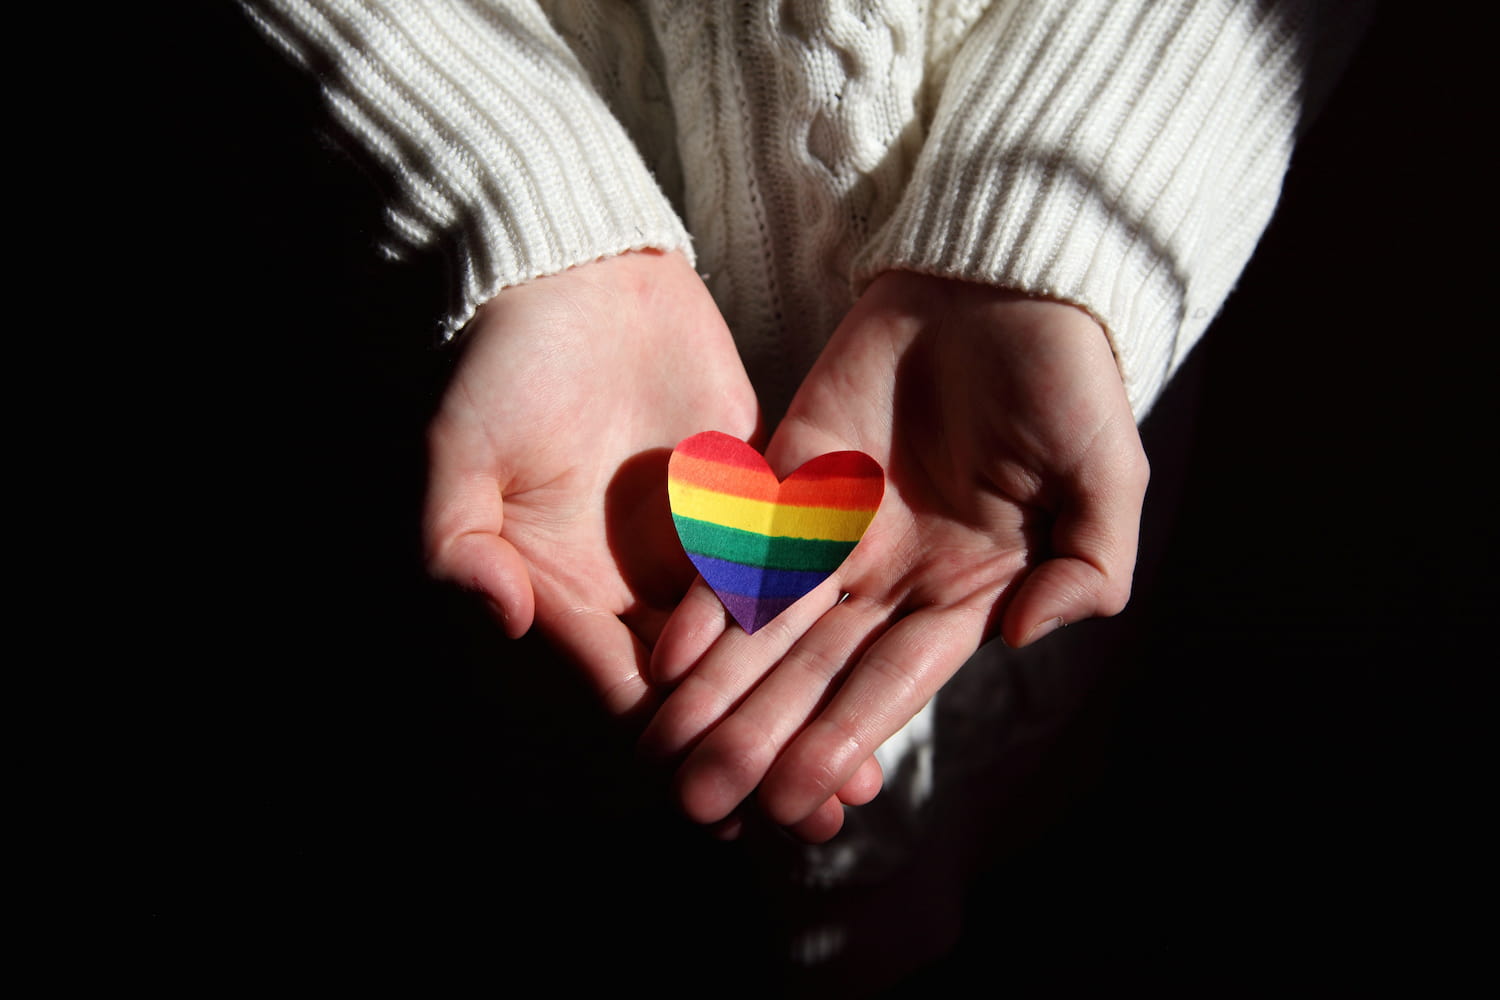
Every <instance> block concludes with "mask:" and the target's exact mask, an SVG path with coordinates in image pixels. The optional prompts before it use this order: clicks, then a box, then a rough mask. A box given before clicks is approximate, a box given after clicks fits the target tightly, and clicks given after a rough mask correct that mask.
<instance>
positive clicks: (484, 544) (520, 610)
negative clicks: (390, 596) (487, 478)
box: [429, 531, 536, 639]
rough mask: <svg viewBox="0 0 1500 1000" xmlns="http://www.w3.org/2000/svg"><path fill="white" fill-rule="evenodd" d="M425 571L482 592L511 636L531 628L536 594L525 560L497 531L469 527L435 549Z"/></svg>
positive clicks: (521, 633) (523, 632) (514, 637)
mask: <svg viewBox="0 0 1500 1000" xmlns="http://www.w3.org/2000/svg"><path fill="white" fill-rule="evenodd" d="M429 571H430V572H431V573H432V574H433V576H435V577H437V578H439V579H444V580H450V581H452V582H453V583H456V584H458V585H459V586H461V587H465V588H467V589H469V590H474V591H477V592H478V593H481V594H483V595H485V597H487V598H488V599H489V602H490V606H491V608H492V609H493V610H494V612H495V614H496V615H497V616H498V617H499V619H500V623H501V626H502V627H503V628H504V629H505V634H506V635H508V636H510V637H511V638H512V639H518V638H520V637H521V636H523V635H525V634H526V631H527V629H529V628H531V623H532V620H533V618H534V617H535V614H536V598H535V595H534V593H533V592H532V588H531V575H530V573H529V572H528V570H527V567H526V560H525V559H523V558H522V557H521V553H519V552H517V551H516V548H515V546H513V545H511V544H510V543H509V542H507V541H506V540H505V539H503V538H501V537H500V536H499V535H492V534H489V533H487V532H482V531H471V532H468V533H467V534H463V535H460V536H458V537H457V538H455V539H453V540H452V541H451V542H449V543H448V544H447V545H445V546H443V547H441V548H440V549H439V550H438V551H437V553H436V555H435V556H434V558H433V559H432V560H431V561H430V564H429Z"/></svg>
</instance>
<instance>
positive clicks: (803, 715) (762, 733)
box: [677, 597, 889, 826]
mask: <svg viewBox="0 0 1500 1000" xmlns="http://www.w3.org/2000/svg"><path fill="white" fill-rule="evenodd" d="M888 620H889V612H888V610H887V609H886V608H885V607H884V606H883V605H880V604H878V603H877V602H874V601H870V600H867V599H863V598H859V597H850V598H849V599H848V600H846V601H844V602H842V603H841V604H838V605H837V606H835V607H833V608H832V609H830V610H829V611H828V612H827V613H826V614H824V615H823V616H822V617H821V618H819V619H818V621H817V623H816V624H815V625H814V626H813V627H812V628H810V629H808V631H807V634H806V635H805V636H803V637H802V638H801V639H800V640H799V641H798V642H797V643H796V645H795V646H793V647H792V648H791V650H790V651H789V652H788V653H787V655H786V657H785V659H783V660H782V661H781V662H780V663H779V664H778V665H777V666H776V668H775V670H773V671H772V672H771V673H770V674H769V675H768V676H767V677H766V678H765V679H764V680H763V681H762V682H761V683H760V685H759V686H758V687H757V688H756V689H755V690H754V691H753V692H752V693H751V694H750V695H749V697H747V698H746V699H745V701H744V704H742V705H740V706H739V707H738V708H735V709H734V710H733V711H732V712H731V713H730V714H729V715H728V716H727V717H725V718H724V719H723V720H722V721H720V722H719V723H718V724H717V725H716V726H715V727H714V729H713V730H712V731H711V732H709V733H708V734H707V735H706V736H704V738H703V741H702V742H701V743H700V744H699V745H698V746H697V747H696V748H695V749H694V750H693V751H692V753H691V754H689V755H688V758H687V760H686V761H684V762H683V765H682V767H681V768H680V769H679V771H678V780H677V791H678V796H679V800H680V802H681V804H682V807H683V810H684V811H685V812H686V813H687V814H688V815H689V816H691V817H693V818H694V819H696V820H697V821H699V822H712V821H713V820H716V819H718V818H720V817H721V816H724V815H727V814H728V813H729V812H730V811H731V810H732V809H734V807H735V806H737V805H738V804H739V803H740V802H741V801H743V800H744V799H745V797H746V796H748V795H749V794H750V793H751V792H752V791H754V790H755V787H756V786H757V785H759V784H760V782H761V779H762V778H763V777H764V776H765V775H766V772H767V771H768V770H770V768H771V765H772V764H773V763H774V762H775V761H776V758H777V756H778V755H779V754H780V753H781V750H782V748H783V747H785V746H786V745H787V744H788V743H789V742H791V740H792V738H793V737H794V736H795V735H796V733H797V732H798V731H799V730H800V729H801V728H802V727H803V726H804V725H806V723H807V720H808V719H810V718H811V717H812V716H813V715H814V713H816V712H817V710H818V708H819V707H820V706H821V705H822V704H823V702H824V700H825V699H826V698H827V697H828V694H829V691H830V689H831V688H832V687H833V686H835V685H836V684H837V683H838V681H839V680H840V679H841V678H842V677H843V676H844V674H845V672H846V670H847V668H848V666H849V664H850V663H852V662H854V661H855V660H856V659H857V658H858V656H859V654H860V653H861V652H862V651H863V650H864V649H865V647H866V646H867V645H868V644H869V643H870V641H871V640H872V638H873V637H874V636H875V635H877V634H878V632H879V631H880V630H881V629H883V628H884V627H885V625H886V623H887V621H888ZM693 676H696V672H695V674H694V675H693ZM873 751H874V747H873V746H871V747H870V748H869V750H868V751H867V752H866V753H865V754H864V756H869V754H870V753H872V752H873ZM862 759H863V757H861V760H862ZM858 763H859V761H853V762H851V764H850V766H849V768H848V771H847V773H845V774H843V775H842V777H841V780H839V781H838V782H837V783H833V784H830V785H829V786H828V787H827V788H826V789H825V791H824V794H823V797H822V798H823V799H827V798H831V797H833V795H834V793H835V792H836V791H837V790H838V789H840V788H842V787H843V785H844V784H845V782H847V781H848V780H849V779H850V778H851V777H853V775H854V771H855V768H856V767H857V765H858ZM821 801H822V799H820V800H819V802H821ZM816 804H817V803H813V804H810V805H809V806H808V808H807V809H806V810H804V811H803V813H802V814H801V815H798V816H796V817H793V818H792V819H791V820H788V821H782V820H781V819H779V818H778V819H777V822H780V823H781V824H782V825H783V826H790V825H791V824H792V823H793V822H797V821H800V820H803V819H805V818H807V816H809V815H811V813H812V810H813V806H815V805H816ZM773 818H774V817H773Z"/></svg>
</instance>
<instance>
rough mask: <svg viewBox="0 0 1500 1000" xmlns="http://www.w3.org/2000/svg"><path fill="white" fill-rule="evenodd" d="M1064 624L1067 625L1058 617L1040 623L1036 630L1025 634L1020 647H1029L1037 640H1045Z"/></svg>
mask: <svg viewBox="0 0 1500 1000" xmlns="http://www.w3.org/2000/svg"><path fill="white" fill-rule="evenodd" d="M1066 624H1068V623H1067V622H1065V621H1063V620H1062V618H1060V617H1059V618H1048V619H1047V620H1046V621H1044V622H1042V623H1040V624H1039V625H1037V626H1036V628H1034V629H1032V630H1031V631H1030V632H1028V633H1027V634H1026V640H1025V641H1024V642H1022V643H1021V645H1023V646H1029V645H1031V644H1032V643H1033V642H1036V641H1037V640H1038V639H1045V638H1046V637H1047V636H1049V635H1051V634H1052V633H1053V632H1056V631H1057V630H1058V629H1060V628H1062V627H1063V626H1064V625H1066Z"/></svg>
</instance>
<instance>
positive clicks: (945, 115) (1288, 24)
mask: <svg viewBox="0 0 1500 1000" xmlns="http://www.w3.org/2000/svg"><path fill="white" fill-rule="evenodd" d="M1314 7H1315V5H1313V4H1309V3H1254V4H1252V3H1242V2H1235V0H1206V2H1192V3H1175V4H1162V3H1153V2H1149V0H1145V2H1116V0H1089V2H1078V3H1067V4H1057V3H1043V2H1029V0H1018V2H1004V0H997V2H996V3H995V4H994V5H992V6H991V7H990V9H989V10H988V11H986V12H985V14H984V16H983V17H982V18H980V19H979V20H978V21H977V23H976V24H975V25H974V27H973V29H972V30H971V33H970V34H969V36H968V38H967V39H966V40H965V41H964V42H963V43H962V46H961V48H959V50H958V52H957V55H956V56H955V57H954V59H953V62H952V65H951V67H950V68H949V72H948V74H947V78H946V83H945V84H944V87H943V91H942V94H941V96H940V98H939V99H938V101H937V104H936V109H935V112H934V114H933V119H932V121H931V124H930V128H929V130H928V135H927V137H926V141H925V144H924V146H923V150H922V153H921V156H920V157H919V159H918V162H917V165H916V168H915V172H914V176H913V177H912V180H911V183H910V185H909V187H908V188H907V191H906V193H905V195H904V196H903V200H902V202H901V204H900V205H899V206H898V208H897V210H896V212H895V213H894V215H893V216H892V217H891V218H890V219H889V220H888V222H887V224H886V225H885V226H883V227H882V229H881V230H880V231H879V232H878V233H877V234H876V236H875V237H874V238H873V240H872V242H871V245H870V246H868V247H867V248H866V250H865V251H864V253H863V254H862V255H861V258H860V260H859V262H858V264H857V265H856V271H857V273H856V278H857V279H859V280H868V279H870V278H872V277H873V276H874V275H876V274H878V273H879V272H881V271H883V270H887V269H891V268H902V269H907V270H915V271H921V272H926V273H931V274H938V275H944V276H951V277H957V278H962V279H966V280H972V281H979V282H986V283H990V284H996V285H1003V286H1007V287H1010V288H1014V289H1017V290H1020V291H1024V292H1027V293H1030V294H1035V295H1043V296H1048V297H1054V298H1058V299H1062V300H1065V301H1068V302H1072V303H1074V304H1077V305H1080V306H1083V307H1084V308H1086V309H1087V310H1088V311H1089V312H1090V313H1092V314H1093V315H1094V316H1095V317H1096V318H1097V319H1098V320H1099V321H1100V322H1101V323H1102V325H1103V326H1104V327H1105V329H1106V330H1107V331H1108V333H1109V336H1110V338H1111V341H1112V345H1113V347H1114V350H1115V355H1116V358H1117V359H1118V361H1119V365H1120V369H1121V373H1122V375H1123V377H1124V380H1125V386H1126V390H1127V393H1128V395H1129V398H1130V403H1131V406H1132V408H1133V410H1134V412H1135V413H1136V416H1137V418H1138V419H1139V418H1142V417H1144V416H1145V414H1146V412H1147V411H1148V410H1149V409H1150V407H1151V404H1152V403H1153V402H1154V401H1155V399H1156V397H1157V396H1158V395H1159V394H1160V392H1161V390H1162V388H1163V387H1164V386H1165V384H1166V382H1167V380H1168V379H1169V378H1170V376H1171V374H1172V372H1173V371H1174V370H1175V369H1176V368H1177V366H1178V365H1179V364H1180V363H1181V362H1182V361H1183V359H1184V358H1185V357H1186V355H1187V353H1188V351H1189V350H1190V349H1191V348H1192V346H1193V344H1194V343H1195V342H1196V341H1197V340H1198V338H1199V337H1200V336H1201V335H1202V333H1203V331H1204V329H1205V328H1206V327H1207V326H1208V323H1209V321H1210V320H1211V319H1212V318H1213V316H1214V315H1215V313H1216V312H1217V311H1218V309H1219V307H1220V305H1221V304H1222V303H1223V301H1224V299H1225V297H1226V296H1227V295H1228V294H1229V291H1230V289H1231V288H1232V286H1233V285H1234V282H1235V281H1236V279H1237V278H1238V276H1239V273H1240V271H1241V270H1242V268H1243V267H1244V265H1245V263H1246V262H1247V261H1248V259H1249V257H1250V254H1251V252H1252V250H1253V249H1254V248H1255V244H1256V242H1257V240H1258V239H1259V238H1260V235H1261V232H1262V231H1263V230H1264V229H1265V226H1266V224H1267V223H1268V221H1269V220H1270V217H1271V213H1272V210H1273V208H1274V207H1275V204H1276V200H1277V197H1278V195H1279V193H1280V189H1281V180H1282V176H1283V174H1284V172H1285V170H1286V168H1287V165H1288V162H1289V159H1290V156H1291V151H1292V144H1293V139H1294V135H1295V133H1296V131H1297V128H1298V122H1299V116H1300V115H1301V114H1302V111H1303V97H1304V92H1305V88H1306V85H1307V83H1308V80H1307V67H1308V64H1309V61H1310V59H1311V58H1312V56H1313V54H1314V53H1315V52H1316V51H1317V50H1318V44H1317V41H1318V39H1317V38H1316V37H1315V36H1317V35H1318V34H1319V31H1320V22H1319V18H1318V17H1317V12H1316V10H1315V9H1314ZM1348 47H1349V46H1347V45H1346V46H1344V47H1343V48H1344V49H1345V50H1347V48H1348Z"/></svg>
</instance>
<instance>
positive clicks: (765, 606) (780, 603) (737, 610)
mask: <svg viewBox="0 0 1500 1000" xmlns="http://www.w3.org/2000/svg"><path fill="white" fill-rule="evenodd" d="M705 579H707V578H706V577H705ZM719 600H721V601H723V602H724V607H726V608H728V609H729V613H730V614H731V615H733V616H734V620H735V621H737V622H739V623H740V628H742V629H744V630H745V631H746V632H748V633H750V634H751V635H754V634H755V632H756V631H757V630H758V629H759V628H760V627H761V626H762V625H764V624H766V623H767V622H769V621H770V620H771V619H772V618H775V617H776V616H777V615H779V614H781V613H782V612H783V611H785V610H786V609H787V608H789V607H791V606H792V605H793V604H796V603H797V600H798V598H796V597H762V598H754V597H742V596H740V595H739V594H731V593H720V594H719Z"/></svg>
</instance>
